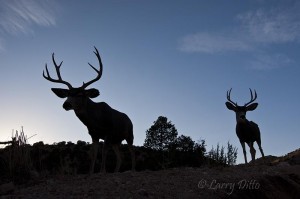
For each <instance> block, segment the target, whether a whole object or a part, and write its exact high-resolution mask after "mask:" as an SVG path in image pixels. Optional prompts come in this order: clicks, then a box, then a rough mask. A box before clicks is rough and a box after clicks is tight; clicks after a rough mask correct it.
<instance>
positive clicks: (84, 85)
mask: <svg viewBox="0 0 300 199" xmlns="http://www.w3.org/2000/svg"><path fill="white" fill-rule="evenodd" d="M94 48H95V51H94V54H95V55H96V57H97V59H98V62H99V66H100V69H99V70H97V69H96V68H95V67H94V66H93V65H92V64H90V63H88V64H89V65H90V67H92V68H93V69H94V70H95V71H96V72H97V77H96V78H94V79H92V80H91V81H89V82H87V83H84V82H83V84H82V86H81V88H86V87H88V86H89V85H91V84H92V83H94V82H96V81H98V80H99V79H100V78H101V76H102V71H103V65H102V61H101V57H100V54H99V51H98V49H97V48H96V47H95V46H94Z"/></svg>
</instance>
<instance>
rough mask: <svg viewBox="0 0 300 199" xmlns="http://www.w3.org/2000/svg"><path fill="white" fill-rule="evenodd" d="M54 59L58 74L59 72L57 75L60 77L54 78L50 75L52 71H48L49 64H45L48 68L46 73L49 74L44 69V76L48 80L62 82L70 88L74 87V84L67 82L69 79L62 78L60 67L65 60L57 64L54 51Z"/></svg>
mask: <svg viewBox="0 0 300 199" xmlns="http://www.w3.org/2000/svg"><path fill="white" fill-rule="evenodd" d="M52 61H53V64H54V67H55V70H56V74H57V77H58V79H53V78H52V77H51V76H50V73H49V71H48V67H47V64H46V65H45V68H46V73H47V75H45V72H44V71H43V77H44V78H45V79H47V80H48V81H50V82H55V83H61V84H65V85H67V86H68V88H69V89H71V88H73V87H72V85H71V84H70V83H69V82H67V81H64V80H63V79H62V78H61V75H60V67H61V65H62V63H63V62H60V64H59V65H57V63H56V61H55V59H54V53H52Z"/></svg>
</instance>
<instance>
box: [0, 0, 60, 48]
mask: <svg viewBox="0 0 300 199" xmlns="http://www.w3.org/2000/svg"><path fill="white" fill-rule="evenodd" d="M55 16H56V15H55V5H54V2H53V1H48V0H43V1H39V0H9V1H5V0H0V34H5V33H8V34H20V33H22V34H24V33H32V32H34V31H33V29H34V26H35V25H38V26H54V25H56V18H55ZM0 37H1V35H0ZM0 42H1V41H0ZM1 46H2V48H3V45H1V43H0V49H1Z"/></svg>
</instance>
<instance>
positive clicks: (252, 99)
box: [244, 88, 257, 106]
mask: <svg viewBox="0 0 300 199" xmlns="http://www.w3.org/2000/svg"><path fill="white" fill-rule="evenodd" d="M249 89H250V94H251V100H250V102H248V103H246V104H245V105H244V106H248V105H249V104H251V103H252V102H254V101H255V100H256V98H257V94H256V90H254V98H253V93H252V90H251V88H249Z"/></svg>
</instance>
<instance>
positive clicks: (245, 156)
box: [241, 142, 248, 164]
mask: <svg viewBox="0 0 300 199" xmlns="http://www.w3.org/2000/svg"><path fill="white" fill-rule="evenodd" d="M241 145H242V148H243V153H244V159H245V164H247V163H248V162H247V154H246V149H245V142H241Z"/></svg>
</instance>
